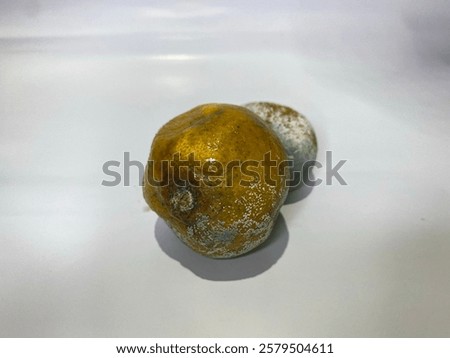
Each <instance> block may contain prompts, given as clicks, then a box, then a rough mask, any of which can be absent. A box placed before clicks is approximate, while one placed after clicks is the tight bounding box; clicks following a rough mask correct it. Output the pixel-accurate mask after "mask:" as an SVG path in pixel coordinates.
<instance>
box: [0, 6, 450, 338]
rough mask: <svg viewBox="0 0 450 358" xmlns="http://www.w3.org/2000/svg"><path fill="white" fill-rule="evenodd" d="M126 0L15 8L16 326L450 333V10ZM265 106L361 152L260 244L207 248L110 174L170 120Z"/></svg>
mask: <svg viewBox="0 0 450 358" xmlns="http://www.w3.org/2000/svg"><path fill="white" fill-rule="evenodd" d="M123 4H125V3H123ZM123 4H121V2H109V3H106V2H96V3H93V2H91V1H89V2H86V3H84V2H69V1H66V2H56V1H54V2H53V1H29V2H28V1H16V2H6V1H4V2H1V3H0V83H1V86H0V145H1V150H0V158H1V169H0V183H1V187H0V198H1V200H0V235H1V236H0V240H1V241H0V244H1V249H0V336H57V337H59V336H97V337H103V336H154V337H160V336H224V337H239V336H338V337H342V336H383V337H388V336H396V337H397V336H447V337H448V336H450V220H449V218H450V215H449V214H450V194H449V183H448V177H449V175H450V170H449V165H448V154H449V149H448V140H449V134H450V121H449V113H450V101H449V99H450V85H449V83H450V71H449V69H450V47H449V43H448V33H449V30H450V28H449V23H450V16H449V11H448V10H449V6H448V3H446V2H445V1H442V2H439V1H435V2H425V1H421V2H418V3H416V2H414V4H416V5H412V3H411V2H406V1H405V2H394V3H393V2H391V1H381V2H372V4H371V5H367V4H364V5H363V4H362V2H359V1H343V2H339V5H338V2H328V1H309V2H294V1H292V2H277V5H276V7H275V5H273V3H272V2H267V3H266V2H256V1H254V2H246V3H245V5H243V4H240V2H229V1H224V2H192V3H191V2H189V3H188V2H181V1H180V2H166V1H164V2H163V1H161V2H153V3H148V2H143V1H142V2H127V4H128V5H123ZM125 6H126V7H125ZM446 34H447V35H446ZM255 100H270V101H275V102H280V103H283V104H286V105H289V106H292V107H294V108H296V109H298V110H299V111H301V112H302V113H304V114H305V115H306V116H307V117H308V118H309V120H310V121H311V122H312V124H313V125H314V127H315V129H316V132H317V137H318V142H319V160H323V159H324V158H325V151H326V150H332V151H333V158H334V159H335V161H336V162H337V161H338V160H340V159H347V160H348V162H347V163H346V164H345V166H344V168H343V170H342V172H341V174H342V175H343V176H344V178H345V179H346V181H347V182H348V186H340V185H337V184H335V185H332V186H320V187H316V188H315V189H314V190H312V191H311V192H310V193H305V192H301V193H300V194H295V193H294V197H290V198H289V199H288V201H289V202H290V204H287V205H286V206H284V207H283V208H282V218H281V220H280V222H279V223H278V224H277V227H276V229H275V232H274V235H273V237H272V241H271V242H269V244H268V245H266V246H265V247H264V248H263V249H261V250H259V251H257V252H256V253H254V254H252V255H248V256H245V257H241V258H238V259H236V260H232V261H213V260H209V259H206V258H203V257H200V256H198V255H196V254H193V253H192V252H190V251H189V250H188V249H187V248H185V247H184V246H182V244H180V243H178V241H176V240H175V239H174V237H173V235H172V234H171V233H170V232H169V231H168V229H167V227H166V226H165V225H164V223H163V222H162V221H161V220H158V219H157V216H156V215H155V214H154V213H152V212H149V211H146V210H145V203H144V200H143V199H142V195H141V188H140V187H139V185H138V175H137V170H135V168H133V170H134V172H133V177H132V185H131V186H129V187H124V186H123V185H121V186H118V187H114V188H111V187H105V186H101V185H100V183H101V181H102V180H103V179H108V178H107V177H105V175H104V174H103V173H102V165H103V163H104V162H105V161H108V160H119V161H121V162H123V153H124V152H125V151H127V152H130V153H131V158H132V159H135V160H140V161H145V160H146V158H147V155H148V151H149V148H150V143H151V140H152V138H153V136H154V134H155V133H156V131H157V130H158V129H159V127H160V126H161V125H162V124H163V123H165V122H166V121H167V120H169V119H170V118H172V117H173V116H175V115H177V114H179V113H181V112H184V111H185V110H187V109H190V108H191V107H193V106H195V105H198V104H201V103H205V102H229V103H235V104H240V103H246V102H249V101H255ZM323 175H324V171H323V170H317V171H316V176H318V177H323ZM307 194H309V195H307ZM302 198H303V200H299V199H302Z"/></svg>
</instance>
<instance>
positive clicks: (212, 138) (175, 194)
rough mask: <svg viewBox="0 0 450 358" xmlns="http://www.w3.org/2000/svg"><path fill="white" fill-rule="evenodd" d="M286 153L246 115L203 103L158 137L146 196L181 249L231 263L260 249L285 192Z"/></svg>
mask: <svg viewBox="0 0 450 358" xmlns="http://www.w3.org/2000/svg"><path fill="white" fill-rule="evenodd" d="M287 160H288V156H287V153H286V151H285V149H284V147H283V145H282V143H281V141H280V139H279V138H278V136H277V135H276V134H275V133H274V132H273V130H272V129H271V128H270V127H269V126H268V125H267V124H265V123H264V121H263V120H261V118H259V117H258V115H256V114H255V113H253V112H252V111H250V110H248V109H246V108H244V107H241V106H234V105H229V104H204V105H200V106H198V107H195V108H193V109H192V110H190V111H188V112H185V113H183V114H181V115H179V116H177V117H175V118H173V119H172V120H170V121H169V122H168V123H166V124H165V125H164V126H163V127H162V128H161V129H160V130H159V131H158V133H157V134H156V136H155V138H154V140H153V143H152V147H151V151H150V156H149V161H148V163H147V167H146V172H145V177H144V189H143V190H144V198H145V200H146V202H147V203H148V205H149V206H150V208H151V209H153V210H154V211H155V212H156V213H157V214H158V215H159V216H160V217H161V218H162V219H164V220H165V221H166V223H167V224H168V225H169V226H170V227H171V228H172V230H173V231H174V232H175V234H176V235H177V236H178V238H179V239H180V240H182V241H183V242H184V243H185V244H186V245H188V246H189V247H191V248H192V249H193V250H195V251H197V252H199V253H200V254H203V255H205V256H209V257H213V258H230V257H235V256H239V255H242V254H244V253H246V252H248V251H250V250H252V249H254V248H255V247H257V246H258V245H260V244H261V243H263V242H264V241H265V240H266V239H267V238H268V236H269V234H270V232H271V231H272V228H273V225H274V223H275V220H276V218H277V216H278V213H279V210H280V207H281V206H282V204H283V203H284V201H285V199H286V196H287V193H288V187H287V184H286V183H287V177H288V173H285V170H283V163H285V162H287Z"/></svg>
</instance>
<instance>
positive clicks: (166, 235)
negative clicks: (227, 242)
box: [155, 214, 289, 281]
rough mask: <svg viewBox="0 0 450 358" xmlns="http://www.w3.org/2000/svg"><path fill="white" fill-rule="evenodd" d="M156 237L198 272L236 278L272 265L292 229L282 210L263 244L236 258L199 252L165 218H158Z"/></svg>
mask: <svg viewBox="0 0 450 358" xmlns="http://www.w3.org/2000/svg"><path fill="white" fill-rule="evenodd" d="M155 237H156V241H157V242H158V245H159V246H160V247H161V250H163V251H164V252H165V253H166V254H167V255H168V256H170V257H171V258H173V259H174V260H177V261H178V262H179V263H180V264H181V265H182V266H184V267H186V268H187V269H189V270H191V271H192V272H193V273H194V274H195V275H197V276H199V277H201V278H204V279H207V280H212V281H232V280H242V279H245V278H250V277H254V276H257V275H259V274H261V273H263V272H264V271H267V270H268V269H270V268H271V267H272V266H273V265H274V264H275V263H276V262H277V261H278V259H279V258H280V257H281V256H282V255H283V253H284V251H285V250H286V247H287V244H288V240H289V233H288V229H287V226H286V221H285V220H284V218H283V216H282V215H281V214H279V215H278V218H277V221H276V223H275V226H274V228H273V230H272V232H271V234H270V237H269V238H268V239H267V240H266V241H265V242H264V243H263V244H262V245H260V246H258V247H257V248H256V249H255V250H252V251H250V252H248V253H247V254H245V255H242V256H238V257H235V258H232V259H212V258H209V257H206V256H203V255H200V254H198V253H197V252H195V251H193V250H192V249H190V248H189V247H188V246H186V245H185V244H184V243H183V242H182V241H181V240H179V239H178V238H177V237H176V236H175V234H174V233H173V231H172V230H171V229H170V228H169V227H168V226H167V225H166V223H165V222H164V220H162V219H161V218H158V220H157V221H156V226H155Z"/></svg>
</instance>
